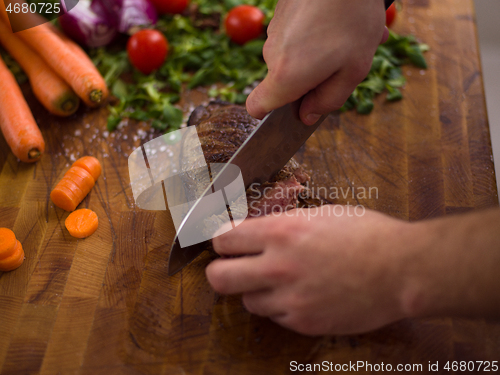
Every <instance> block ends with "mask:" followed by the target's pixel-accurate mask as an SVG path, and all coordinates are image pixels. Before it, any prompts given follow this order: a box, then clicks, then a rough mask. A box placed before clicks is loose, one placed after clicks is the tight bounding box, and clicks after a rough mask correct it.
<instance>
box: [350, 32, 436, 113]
mask: <svg viewBox="0 0 500 375" xmlns="http://www.w3.org/2000/svg"><path fill="white" fill-rule="evenodd" d="M428 50H429V46H427V45H426V44H418V43H417V41H416V39H415V37H414V36H412V35H409V36H402V35H398V34H396V33H394V32H393V31H390V33H389V39H388V40H387V42H386V43H384V44H383V45H381V46H379V47H378V48H377V52H376V53H375V57H374V58H373V63H372V67H371V69H370V73H368V76H367V77H366V78H365V80H364V81H363V82H361V83H360V84H359V85H358V87H356V89H355V90H354V92H353V93H352V94H351V96H350V97H349V99H348V100H347V102H346V103H345V104H344V106H343V107H342V110H344V111H347V110H350V109H354V108H356V110H357V111H358V113H361V114H369V113H370V112H371V111H372V109H373V98H374V97H375V96H376V95H377V94H380V93H382V92H383V91H387V96H386V99H387V100H388V101H397V100H400V99H402V98H403V94H402V93H401V91H400V90H399V88H400V87H402V86H403V85H404V84H405V82H406V79H405V77H404V76H403V72H402V71H401V65H403V64H407V63H412V64H413V65H415V66H417V67H419V68H422V69H427V63H426V61H425V58H424V55H423V52H425V51H428Z"/></svg>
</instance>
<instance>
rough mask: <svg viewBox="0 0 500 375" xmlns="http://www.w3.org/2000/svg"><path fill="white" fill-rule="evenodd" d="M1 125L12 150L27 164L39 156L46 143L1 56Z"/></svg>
mask: <svg viewBox="0 0 500 375" xmlns="http://www.w3.org/2000/svg"><path fill="white" fill-rule="evenodd" d="M0 128H1V130H2V133H3V136H4V137H5V140H6V141H7V143H8V144H9V146H10V148H11V150H12V152H13V153H14V155H16V156H17V157H18V158H19V159H21V160H22V161H24V162H26V163H32V162H35V161H37V160H38V159H40V157H41V156H42V153H43V152H44V151H45V142H44V140H43V137H42V133H41V132H40V129H39V128H38V126H37V124H36V122H35V119H34V118H33V115H32V113H31V111H30V109H29V107H28V104H27V103H26V101H25V100H24V97H23V94H22V92H21V89H20V88H19V86H18V85H17V82H16V80H15V78H14V76H13V75H12V73H11V72H10V71H9V69H8V68H7V66H6V65H5V63H4V62H3V60H2V59H1V58H0Z"/></svg>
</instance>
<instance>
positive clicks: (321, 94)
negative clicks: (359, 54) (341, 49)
mask: <svg viewBox="0 0 500 375" xmlns="http://www.w3.org/2000/svg"><path fill="white" fill-rule="evenodd" d="M369 70H370V68H369V67H368V68H367V67H366V66H364V65H361V66H359V67H349V68H345V69H343V70H341V71H339V72H337V73H336V74H334V75H332V76H331V77H330V78H328V79H327V80H326V81H324V82H323V83H321V84H320V85H318V86H317V87H316V88H315V89H314V90H311V91H310V92H309V93H308V94H307V95H306V96H305V97H304V99H303V100H302V103H301V106H300V118H301V120H302V122H303V123H304V124H306V125H312V124H314V123H316V122H317V121H318V120H319V118H320V117H321V115H324V114H327V113H330V112H332V111H335V110H337V109H339V108H341V107H342V106H343V105H344V103H345V102H346V100H347V99H348V98H349V96H350V95H351V94H352V92H353V91H354V89H355V88H356V86H357V85H358V84H359V83H360V82H361V81H362V80H363V79H364V78H365V77H366V75H367V74H368V71H369Z"/></svg>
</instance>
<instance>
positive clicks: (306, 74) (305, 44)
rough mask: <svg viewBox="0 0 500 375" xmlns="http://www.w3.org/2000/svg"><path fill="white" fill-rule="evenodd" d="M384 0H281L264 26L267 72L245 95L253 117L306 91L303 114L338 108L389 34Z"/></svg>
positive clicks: (311, 119) (311, 116) (310, 119)
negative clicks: (265, 28)
mask: <svg viewBox="0 0 500 375" xmlns="http://www.w3.org/2000/svg"><path fill="white" fill-rule="evenodd" d="M384 25H385V7H384V1H383V0H349V1H345V0H315V1H314V2H310V1H304V0H280V1H279V2H278V5H277V7H276V10H275V16H274V18H273V19H272V21H271V23H270V24H269V27H268V38H267V41H266V43H265V44H264V51H263V54H264V60H265V61H266V63H267V66H268V69H269V72H268V75H267V77H266V78H265V79H264V80H263V81H262V82H261V83H260V84H259V86H257V87H256V88H255V89H254V91H253V92H252V93H251V94H250V96H249V97H248V99H247V111H248V113H249V114H250V115H252V116H254V117H256V118H263V117H264V116H265V115H266V114H267V113H268V112H270V111H271V110H273V109H276V108H279V107H281V106H283V105H285V104H287V103H290V102H292V101H295V100H297V99H299V98H301V97H302V96H304V95H305V97H304V100H303V101H302V104H301V107H300V117H301V120H302V121H303V122H304V123H305V124H308V125H312V124H314V123H315V122H316V121H317V120H318V119H319V117H320V116H321V115H323V114H326V113H329V112H331V111H333V110H336V109H339V108H340V107H342V105H343V104H344V103H345V101H346V100H347V98H348V97H349V95H350V94H351V93H352V92H353V91H354V89H355V88H356V86H357V85H358V84H359V83H360V82H361V81H362V80H363V79H364V78H365V77H366V76H367V74H368V72H369V71H370V67H371V64H372V60H373V56H374V54H375V51H376V49H377V46H378V45H379V44H380V43H381V42H384V41H385V40H387V37H388V30H387V29H386V28H385V27H384Z"/></svg>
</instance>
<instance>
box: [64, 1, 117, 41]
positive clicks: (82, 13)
mask: <svg viewBox="0 0 500 375" xmlns="http://www.w3.org/2000/svg"><path fill="white" fill-rule="evenodd" d="M61 9H62V11H63V13H64V14H63V15H62V16H61V17H59V23H60V25H61V28H62V29H63V31H64V33H65V34H66V35H68V36H69V37H70V38H72V39H74V40H75V41H77V42H78V43H80V44H82V45H84V46H87V47H101V46H105V45H107V44H109V43H110V42H111V41H112V40H113V39H114V38H115V36H116V35H117V34H118V32H117V30H116V28H114V27H113V26H112V25H110V24H109V22H108V20H106V19H105V18H103V17H101V16H98V15H97V14H95V13H94V12H92V10H91V9H90V0H80V1H79V2H78V4H77V5H76V6H75V7H74V8H70V10H69V11H67V10H66V9H67V8H66V4H65V1H64V0H61Z"/></svg>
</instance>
